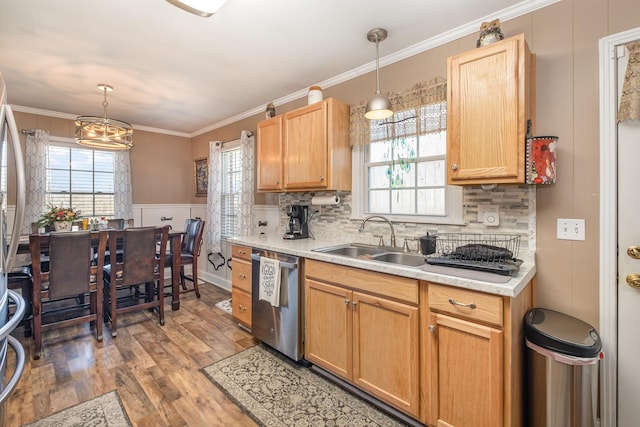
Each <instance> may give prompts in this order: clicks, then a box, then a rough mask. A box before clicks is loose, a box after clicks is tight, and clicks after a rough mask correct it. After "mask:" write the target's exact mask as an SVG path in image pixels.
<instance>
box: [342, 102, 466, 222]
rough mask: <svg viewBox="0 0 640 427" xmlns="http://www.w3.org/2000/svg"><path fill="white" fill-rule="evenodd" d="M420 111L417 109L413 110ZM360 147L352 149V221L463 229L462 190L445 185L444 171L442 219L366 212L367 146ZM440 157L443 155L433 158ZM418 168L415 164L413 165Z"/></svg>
mask: <svg viewBox="0 0 640 427" xmlns="http://www.w3.org/2000/svg"><path fill="white" fill-rule="evenodd" d="M416 109H419V107H416ZM371 144H375V142H373V143H369V144H367V145H359V146H353V147H352V153H351V154H352V155H351V159H352V211H351V217H350V218H351V219H354V220H362V219H364V218H365V217H366V216H368V215H384V216H385V217H386V218H389V219H390V220H391V221H396V222H407V223H427V224H446V225H464V224H465V222H464V218H463V216H464V212H463V189H462V187H461V186H455V185H447V184H446V171H445V177H444V178H445V185H444V189H445V214H444V215H413V214H394V213H378V212H370V211H368V206H369V203H368V198H369V186H368V171H369V165H370V163H368V162H367V157H368V150H369V146H370V145H371ZM436 157H442V158H444V159H445V164H446V153H445V154H444V155H438V156H433V158H434V159H435V158H436ZM416 164H417V163H416Z"/></svg>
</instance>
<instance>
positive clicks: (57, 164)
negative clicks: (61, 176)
mask: <svg viewBox="0 0 640 427" xmlns="http://www.w3.org/2000/svg"><path fill="white" fill-rule="evenodd" d="M70 156H71V154H70V152H69V149H68V148H66V147H56V146H49V156H48V159H47V160H48V163H49V168H51V169H69V168H70V165H71V157H70Z"/></svg>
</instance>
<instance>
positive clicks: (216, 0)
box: [167, 0, 226, 18]
mask: <svg viewBox="0 0 640 427" xmlns="http://www.w3.org/2000/svg"><path fill="white" fill-rule="evenodd" d="M167 1H168V2H169V3H171V4H172V5H174V6H177V7H179V8H180V9H182V10H186V11H187V12H189V13H193V14H194V15H198V16H202V17H203V18H208V17H209V16H211V15H213V14H214V13H216V12H217V11H218V9H220V7H221V6H222V5H223V4H224V3H225V1H226V0H167Z"/></svg>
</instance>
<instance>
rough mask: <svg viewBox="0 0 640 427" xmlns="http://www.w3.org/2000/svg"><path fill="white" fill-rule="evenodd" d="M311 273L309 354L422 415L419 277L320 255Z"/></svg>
mask: <svg viewBox="0 0 640 427" xmlns="http://www.w3.org/2000/svg"><path fill="white" fill-rule="evenodd" d="M305 276H306V279H305V310H306V311H305V358H306V359H307V360H308V361H310V362H312V363H315V364H317V365H318V366H320V367H322V368H324V369H326V370H327V371H329V372H332V373H333V374H335V375H337V376H339V377H342V378H344V379H345V380H347V381H349V382H350V383H352V384H354V385H356V386H357V387H359V388H361V389H362V390H365V391H366V392H368V393H369V394H371V395H373V396H375V397H377V398H378V399H380V400H382V401H385V402H387V403H389V404H391V405H392V406H394V407H395V408H397V409H400V410H402V411H404V412H406V413H407V414H409V415H412V416H414V417H417V416H418V414H419V401H420V399H419V396H420V376H419V367H420V365H419V354H420V345H419V336H420V333H419V324H420V322H419V316H418V307H417V302H418V300H417V292H418V282H417V280H413V279H406V278H401V277H395V276H390V275H386V274H381V273H374V272H370V271H366V270H359V269H353V268H349V267H343V266H338V265H335V264H328V263H323V262H319V261H314V260H307V263H306V272H305ZM394 287H397V289H398V290H399V291H400V292H399V293H398V294H397V295H401V296H400V300H398V297H397V295H394ZM367 290H368V292H367ZM402 298H406V299H407V300H406V301H402Z"/></svg>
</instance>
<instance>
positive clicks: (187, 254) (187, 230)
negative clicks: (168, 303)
mask: <svg viewBox="0 0 640 427" xmlns="http://www.w3.org/2000/svg"><path fill="white" fill-rule="evenodd" d="M203 232H204V220H202V219H200V218H196V219H190V218H187V220H186V221H185V222H184V234H183V235H182V244H181V247H180V285H181V287H182V290H181V291H180V293H186V292H195V293H196V297H198V298H200V289H199V288H198V255H200V247H201V246H202V233H203ZM165 265H169V266H171V277H172V278H173V253H172V252H169V253H168V254H167V257H166V259H165ZM185 265H191V276H187V275H186V274H185V273H184V266H185ZM186 281H189V282H192V283H193V288H191V289H188V288H187V285H186Z"/></svg>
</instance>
